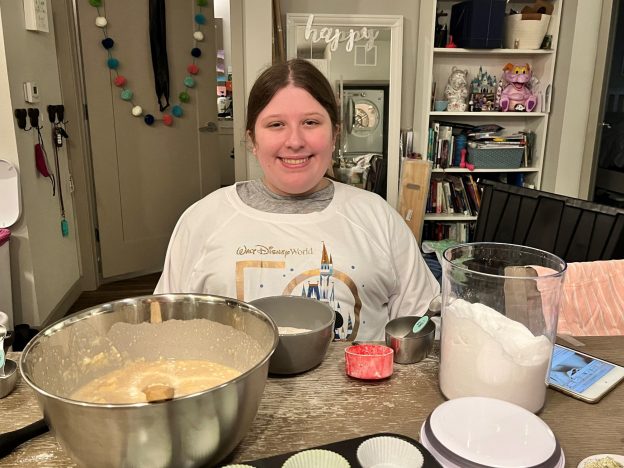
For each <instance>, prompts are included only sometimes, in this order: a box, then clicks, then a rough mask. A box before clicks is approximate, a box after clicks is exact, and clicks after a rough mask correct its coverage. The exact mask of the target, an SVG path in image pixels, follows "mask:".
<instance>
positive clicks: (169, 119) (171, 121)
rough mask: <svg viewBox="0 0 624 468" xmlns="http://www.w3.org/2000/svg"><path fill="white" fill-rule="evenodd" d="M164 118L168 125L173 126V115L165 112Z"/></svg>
mask: <svg viewBox="0 0 624 468" xmlns="http://www.w3.org/2000/svg"><path fill="white" fill-rule="evenodd" d="M162 120H163V123H164V124H165V125H166V126H167V127H169V126H171V124H172V123H173V117H171V116H170V115H169V114H164V115H163V117H162Z"/></svg>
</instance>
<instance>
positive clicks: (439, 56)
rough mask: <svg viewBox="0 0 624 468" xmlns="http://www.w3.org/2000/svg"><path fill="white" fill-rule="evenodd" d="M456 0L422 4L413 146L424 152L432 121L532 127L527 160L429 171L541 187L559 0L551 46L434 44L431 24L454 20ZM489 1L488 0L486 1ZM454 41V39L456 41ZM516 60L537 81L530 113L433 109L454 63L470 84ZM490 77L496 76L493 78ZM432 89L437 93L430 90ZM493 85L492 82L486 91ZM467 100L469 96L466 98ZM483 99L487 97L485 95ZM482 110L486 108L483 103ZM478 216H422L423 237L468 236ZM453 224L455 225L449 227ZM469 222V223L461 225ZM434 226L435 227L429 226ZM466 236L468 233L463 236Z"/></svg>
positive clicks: (497, 74)
mask: <svg viewBox="0 0 624 468" xmlns="http://www.w3.org/2000/svg"><path fill="white" fill-rule="evenodd" d="M458 3H460V2H456V1H437V2H421V3H420V23H419V44H418V56H417V63H418V64H419V67H418V68H417V73H416V97H415V107H414V141H415V151H416V152H420V153H421V154H423V155H424V154H427V152H428V150H429V148H428V147H429V144H430V135H429V129H430V128H431V127H432V125H433V124H434V123H435V122H438V123H440V125H448V126H451V127H452V126H454V125H466V126H479V125H486V124H497V125H500V126H501V127H504V129H505V131H504V132H505V133H507V134H513V133H518V132H532V133H533V134H534V141H533V145H532V147H533V150H532V154H531V159H530V161H526V160H524V159H521V160H520V164H518V163H517V159H518V153H519V152H518V151H509V150H507V151H508V152H509V153H515V155H514V156H515V159H514V161H510V162H509V165H506V164H504V163H503V162H502V161H499V160H498V159H497V162H496V163H490V164H488V162H487V161H486V162H485V163H484V160H483V159H482V158H480V159H478V161H477V163H476V164H475V165H474V168H472V171H471V170H470V169H468V168H466V167H457V165H454V164H446V165H445V166H444V167H440V166H439V165H438V167H436V166H435V162H434V169H433V174H432V181H435V180H437V179H439V178H440V177H444V176H447V175H448V174H452V175H460V176H465V175H468V174H471V175H472V177H473V179H474V180H475V181H476V180H477V179H479V178H490V179H492V178H493V179H496V180H505V179H507V180H508V182H511V183H515V184H522V185H525V186H529V187H533V188H537V189H539V188H540V185H541V179H542V168H543V165H544V157H545V154H544V148H545V146H546V145H545V144H546V137H547V133H548V118H549V111H550V109H549V107H550V102H549V101H550V96H551V94H552V93H551V90H552V86H551V85H552V81H553V75H554V66H555V59H556V54H557V53H556V50H557V39H558V32H559V23H560V11H561V0H553V5H554V9H553V12H552V15H551V16H550V21H549V26H548V31H547V34H548V35H549V36H550V48H549V49H505V48H499V49H476V48H474V49H469V48H461V47H457V48H444V47H434V41H435V25H436V22H437V21H441V22H446V24H447V28H449V27H450V23H451V21H452V18H450V16H451V11H452V7H453V6H454V5H457V4H458ZM485 3H487V2H485ZM530 4H532V2H516V1H514V0H512V1H511V2H509V3H508V4H507V11H509V9H510V8H513V9H514V10H516V11H520V10H522V8H523V6H524V5H530ZM439 11H444V12H446V13H447V14H448V16H445V17H439V18H438V17H437V16H436V13H437V12H439ZM454 42H456V41H454ZM508 63H512V64H516V65H521V66H523V65H525V64H529V67H530V69H531V71H532V73H533V76H534V77H535V78H536V79H537V80H538V81H537V82H536V83H534V85H533V86H532V88H531V92H532V93H533V94H535V95H536V96H537V105H536V107H535V109H534V111H533V112H514V111H512V112H498V111H484V112H449V111H434V110H433V100H434V99H436V100H440V99H445V95H444V88H445V86H446V84H447V81H448V78H449V75H450V74H451V71H452V70H453V67H457V68H459V69H462V70H467V72H468V83H469V87H470V82H471V81H472V80H473V79H474V78H475V77H478V76H484V75H485V74H489V75H490V76H491V77H492V78H493V77H494V76H495V77H496V80H495V81H496V82H498V81H499V80H500V79H501V77H502V76H503V68H504V67H505V65H506V64H508ZM492 81H494V80H492ZM434 88H435V95H432V90H433V89H434ZM491 90H492V88H491V87H490V89H489V91H491ZM466 101H468V99H467V100H466ZM484 102H485V100H484ZM484 108H485V109H487V108H488V107H486V106H484ZM476 153H482V154H479V157H482V156H483V155H484V154H485V156H486V157H489V158H490V160H491V159H493V158H492V156H493V155H491V154H487V153H484V152H483V151H477V152H475V151H473V152H472V158H473V162H474V157H475V156H476ZM467 156H468V158H467V161H466V162H470V151H468V154H467ZM475 219H476V216H472V215H466V214H464V213H456V212H453V213H428V214H427V215H426V216H425V227H424V229H423V238H427V233H428V232H429V233H436V234H438V235H439V234H440V232H442V233H444V232H447V233H450V232H451V231H453V233H457V232H460V233H462V232H466V233H467V235H468V237H469V235H470V226H469V223H471V222H473V221H474V220H475ZM437 223H441V224H442V225H443V226H442V228H441V229H438V228H437V227H436V226H435V224H437ZM454 223H457V224H459V226H458V227H456V228H454V229H450V226H452V225H453V224H454ZM466 223H468V225H467V226H464V224H466ZM432 225H433V227H432ZM466 240H470V238H468V239H466Z"/></svg>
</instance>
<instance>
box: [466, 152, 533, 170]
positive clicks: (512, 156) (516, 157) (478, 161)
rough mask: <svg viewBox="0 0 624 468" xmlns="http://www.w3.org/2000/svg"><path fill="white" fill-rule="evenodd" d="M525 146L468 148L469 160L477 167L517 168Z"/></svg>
mask: <svg viewBox="0 0 624 468" xmlns="http://www.w3.org/2000/svg"><path fill="white" fill-rule="evenodd" d="M523 154H524V148H468V162H469V163H470V164H474V167H475V168H477V169H517V168H519V167H520V165H521V164H522V155H523Z"/></svg>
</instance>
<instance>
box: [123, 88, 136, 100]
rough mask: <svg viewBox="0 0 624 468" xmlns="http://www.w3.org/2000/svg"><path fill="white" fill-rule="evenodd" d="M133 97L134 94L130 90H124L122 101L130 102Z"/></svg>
mask: <svg viewBox="0 0 624 468" xmlns="http://www.w3.org/2000/svg"><path fill="white" fill-rule="evenodd" d="M132 96H134V93H133V92H132V91H131V90H129V89H124V90H123V91H122V92H121V99H123V100H124V101H129V100H130V99H132Z"/></svg>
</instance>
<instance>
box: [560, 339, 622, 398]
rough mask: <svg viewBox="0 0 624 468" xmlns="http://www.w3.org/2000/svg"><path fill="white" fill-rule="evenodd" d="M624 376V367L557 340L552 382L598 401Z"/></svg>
mask: <svg viewBox="0 0 624 468" xmlns="http://www.w3.org/2000/svg"><path fill="white" fill-rule="evenodd" d="M622 380H624V367H622V366H618V365H617V364H613V363H611V362H608V361H605V360H603V359H598V358H597V357H594V356H590V355H589V354H585V353H581V352H579V351H575V350H573V349H570V348H566V347H565V346H561V345H558V344H556V345H555V347H554V349H553V356H552V362H551V365H550V376H549V385H550V386H551V387H552V388H554V389H555V390H559V391H561V392H563V393H566V394H568V395H570V396H573V397H575V398H578V399H579V400H583V401H586V402H588V403H597V402H598V401H600V399H601V398H602V397H603V396H605V395H606V394H607V393H609V392H610V391H611V390H612V389H613V388H614V387H615V386H616V385H617V384H618V383H620V382H621V381H622Z"/></svg>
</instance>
